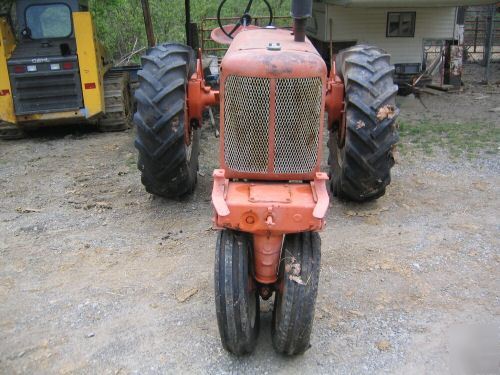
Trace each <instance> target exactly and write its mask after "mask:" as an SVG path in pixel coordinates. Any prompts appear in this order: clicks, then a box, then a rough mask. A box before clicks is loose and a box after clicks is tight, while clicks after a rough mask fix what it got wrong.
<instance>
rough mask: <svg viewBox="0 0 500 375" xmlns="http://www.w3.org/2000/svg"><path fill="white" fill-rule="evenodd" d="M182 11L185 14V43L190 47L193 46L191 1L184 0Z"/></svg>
mask: <svg viewBox="0 0 500 375" xmlns="http://www.w3.org/2000/svg"><path fill="white" fill-rule="evenodd" d="M184 11H185V14H186V44H187V45H188V46H190V47H192V46H193V41H192V35H191V2H190V0H185V1H184Z"/></svg>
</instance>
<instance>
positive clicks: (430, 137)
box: [399, 121, 500, 158]
mask: <svg viewBox="0 0 500 375" xmlns="http://www.w3.org/2000/svg"><path fill="white" fill-rule="evenodd" d="M399 134H400V137H401V140H400V151H401V152H403V153H407V152H408V151H410V150H411V149H417V150H420V151H423V152H425V153H428V154H432V153H433V152H434V151H435V150H436V148H442V149H445V150H447V151H448V152H449V153H450V155H451V156H453V157H459V156H462V155H467V156H468V157H471V158H472V157H476V156H478V155H479V154H482V153H487V154H497V153H498V147H499V146H500V126H498V125H492V124H480V123H468V124H456V123H455V124H450V123H434V122H426V121H423V122H418V123H413V124H410V123H405V122H400V124H399Z"/></svg>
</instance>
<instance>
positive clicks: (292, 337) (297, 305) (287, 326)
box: [272, 232, 321, 355]
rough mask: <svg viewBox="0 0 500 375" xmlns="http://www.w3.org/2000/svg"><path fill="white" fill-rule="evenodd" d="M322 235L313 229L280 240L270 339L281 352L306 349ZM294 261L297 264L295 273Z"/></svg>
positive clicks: (294, 353)
mask: <svg viewBox="0 0 500 375" xmlns="http://www.w3.org/2000/svg"><path fill="white" fill-rule="evenodd" d="M320 262H321V238H320V237H319V234H318V233H316V232H305V233H297V234H288V235H286V237H285V241H284V243H283V251H282V255H281V261H280V268H279V280H280V283H281V285H280V287H279V288H278V290H277V291H276V296H275V297H274V309H273V322H272V340H273V346H274V349H275V350H276V351H277V352H278V353H281V354H285V355H297V354H302V353H304V352H305V351H306V350H307V349H309V347H310V346H311V345H310V340H311V331H312V327H313V321H314V309H315V306H316V296H317V294H318V284H319V272H320ZM294 264H298V265H300V266H299V267H300V274H299V275H296V274H295V270H294Z"/></svg>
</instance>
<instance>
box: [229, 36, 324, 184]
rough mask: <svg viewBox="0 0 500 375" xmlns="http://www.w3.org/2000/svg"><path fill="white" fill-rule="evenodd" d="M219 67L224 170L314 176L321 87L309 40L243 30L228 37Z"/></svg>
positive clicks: (257, 175)
mask: <svg viewBox="0 0 500 375" xmlns="http://www.w3.org/2000/svg"><path fill="white" fill-rule="evenodd" d="M269 43H272V44H273V48H277V46H279V49H277V50H276V49H270V48H268V46H269ZM221 68H222V76H221V97H222V98H224V101H223V102H222V103H221V137H222V142H221V150H220V159H221V166H222V167H223V168H225V169H226V173H227V174H228V177H229V178H250V179H261V180H262V179H267V180H301V179H306V180H312V179H314V175H315V173H316V172H318V171H319V161H320V158H319V155H320V154H321V146H320V145H321V135H322V128H323V120H322V119H323V114H324V104H325V102H324V96H325V87H326V65H325V62H324V61H323V59H322V58H321V56H320V55H319V54H318V53H317V51H316V49H315V48H314V46H313V45H312V44H311V43H310V42H309V41H307V42H305V43H296V42H294V41H293V37H292V36H291V35H290V31H288V30H269V29H267V30H263V29H259V30H249V31H246V32H243V33H240V34H239V35H237V37H236V38H235V39H234V42H233V43H232V44H231V46H230V48H229V50H228V52H227V54H226V56H225V58H224V59H223V61H222V66H221ZM226 134H227V138H226ZM296 153H299V155H297V154H296Z"/></svg>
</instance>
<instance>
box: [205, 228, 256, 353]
mask: <svg viewBox="0 0 500 375" xmlns="http://www.w3.org/2000/svg"><path fill="white" fill-rule="evenodd" d="M251 254H252V241H251V237H250V236H249V235H248V234H246V233H240V232H235V231H232V230H223V231H221V232H219V236H218V237H217V249H216V252H215V276H214V284H215V309H216V312H217V323H218V325H219V333H220V338H221V341H222V345H223V346H224V348H225V349H226V350H227V351H229V352H231V353H233V354H235V355H244V354H249V353H251V352H253V351H254V349H255V345H256V343H257V336H258V334H259V320H260V319H259V312H260V309H259V301H260V300H259V294H258V292H257V288H256V287H255V284H254V282H253V274H252V268H253V261H252V257H251Z"/></svg>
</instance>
